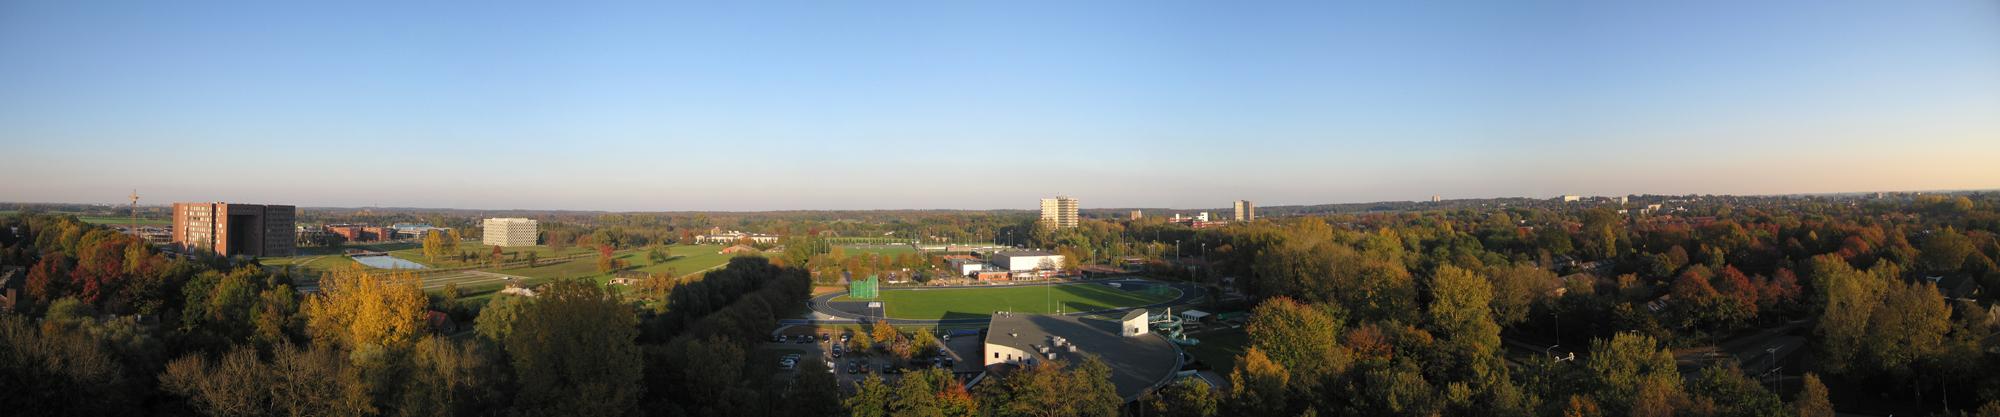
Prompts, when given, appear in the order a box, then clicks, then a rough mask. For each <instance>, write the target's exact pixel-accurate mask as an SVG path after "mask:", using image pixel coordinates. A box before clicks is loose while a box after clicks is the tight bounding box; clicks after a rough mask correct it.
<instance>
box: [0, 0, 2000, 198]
mask: <svg viewBox="0 0 2000 417" xmlns="http://www.w3.org/2000/svg"><path fill="white" fill-rule="evenodd" d="M294 3H299V2H235V3H227V2H200V1H188V2H140V1H130V2H127V1H102V2H99V1H61V0H52V1H40V0H15V1H6V2H0V161H5V162H4V163H0V201H16V202H82V203H123V202H124V200H125V197H126V195H127V194H128V193H131V192H132V191H134V190H137V191H138V193H139V194H140V195H141V196H142V198H144V200H142V204H165V203H168V202H171V201H232V202H245V203H273V204H296V205H301V206H325V207H359V206H394V207H437V208H471V209H513V208H520V209H574V210H613V211H681V210H732V211H733V210H790V209H905V208H909V209H935V208H949V209H1033V208H1036V207H1038V206H1037V199H1039V198H1042V197H1046V196H1052V195H1056V194H1066V195H1070V196H1074V197H1077V198H1079V199H1080V200H1081V201H1082V204H1083V205H1084V206H1085V207H1086V208H1088V207H1093V206H1094V207H1174V208H1204V207H1226V206H1228V204H1229V202H1230V201H1232V200H1238V199H1249V200H1254V201H1257V202H1258V203H1259V204H1260V205H1264V206H1274V205H1289V204H1324V203H1346V202H1370V201H1388V200H1425V199H1429V198H1430V197H1431V196H1432V195H1439V196H1442V197H1443V198H1447V199H1451V198H1484V197H1515V196H1520V197H1552V196H1555V195H1559V194H1583V195H1625V194H1690V193H1699V194H1791V193H1824V192H1857V191H1879V190H1951V189H1993V188H2000V2H1994V1H1989V0H1939V1H1920V2H1881V1H1840V0H1832V1H1829V0H1810V1H1792V0H1777V1H1758V2H1741V1H1676V2H1626V1H1610V2H1606V1H1519V2H1514V1H1509V2H1494V1H1463V2H1450V1H1414V2H1378V3H1360V2H1355V3H1349V2H1337V1H1321V0H1313V1H1298V2H1284V1H1279V2H1215V1H1171V0H1169V1H1158V0H1155V1H1053V2H1036V1H1006V2H957V1H944V2H940V1H911V2H871V1H855V2H825V1H803V2H796V3H787V2H754V3H758V4H711V3H752V2H698V3H695V4H688V3H679V2H658V1H648V2H637V3H599V2H542V3H505V2H442V1H441V2H369V1H350V2H326V3H336V4H294ZM571 3H577V4H571ZM583 3H588V4H583Z"/></svg>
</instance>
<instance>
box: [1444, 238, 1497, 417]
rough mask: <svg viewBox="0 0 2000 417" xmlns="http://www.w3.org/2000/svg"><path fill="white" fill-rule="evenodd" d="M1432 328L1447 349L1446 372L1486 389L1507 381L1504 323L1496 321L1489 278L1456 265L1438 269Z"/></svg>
mask: <svg viewBox="0 0 2000 417" xmlns="http://www.w3.org/2000/svg"><path fill="white" fill-rule="evenodd" d="M1430 290H1431V304H1430V308H1429V311H1428V312H1429V313H1430V321H1429V323H1430V328H1431V332H1432V333H1433V334H1437V335H1440V337H1439V342H1440V343H1439V347H1440V348H1443V349H1444V350H1445V352H1447V353H1446V354H1445V355H1444V357H1443V359H1445V360H1446V361H1447V364H1446V366H1445V369H1446V370H1447V372H1446V373H1444V375H1446V376H1448V379H1449V380H1454V381H1471V382H1475V383H1477V384H1478V386H1479V388H1481V389H1482V390H1484V389H1487V388H1490V386H1491V385H1494V384H1497V383H1500V382H1504V380H1505V379H1506V376H1505V372H1506V367H1505V365H1504V364H1502V363H1500V362H1499V352H1500V325H1499V324H1497V323H1494V322H1493V313H1492V310H1491V307H1490V306H1491V305H1492V302H1493V289H1492V287H1491V286H1489V285H1487V283H1486V279H1485V278H1482V277H1479V276H1478V275H1477V274H1475V273H1474V272H1472V271H1470V270H1466V269H1463V268H1459V267H1456V266H1449V265H1447V266H1444V267H1440V268H1438V272H1437V276H1436V277H1435V278H1434V279H1433V280H1432V282H1431V288H1430Z"/></svg>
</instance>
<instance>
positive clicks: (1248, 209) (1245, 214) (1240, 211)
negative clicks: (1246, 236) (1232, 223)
mask: <svg viewBox="0 0 2000 417" xmlns="http://www.w3.org/2000/svg"><path fill="white" fill-rule="evenodd" d="M1203 220H1207V219H1203ZM1251 220H1257V206H1256V205H1254V204H1250V200H1236V221H1239V222H1247V221H1251Z"/></svg>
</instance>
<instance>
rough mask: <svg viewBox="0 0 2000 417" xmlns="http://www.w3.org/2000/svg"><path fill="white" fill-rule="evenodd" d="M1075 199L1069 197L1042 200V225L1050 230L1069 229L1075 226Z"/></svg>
mask: <svg viewBox="0 0 2000 417" xmlns="http://www.w3.org/2000/svg"><path fill="white" fill-rule="evenodd" d="M1076 210H1077V202H1076V199H1074V198H1070V197H1069V196H1056V198H1044V199H1042V224H1045V225H1048V226H1049V228H1050V229H1070V228H1075V227H1076V224H1077V220H1078V219H1077V217H1076Z"/></svg>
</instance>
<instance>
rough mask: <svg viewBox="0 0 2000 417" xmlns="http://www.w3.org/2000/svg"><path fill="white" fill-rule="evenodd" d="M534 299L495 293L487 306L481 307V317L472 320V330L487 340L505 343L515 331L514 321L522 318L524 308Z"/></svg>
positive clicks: (487, 302)
mask: <svg viewBox="0 0 2000 417" xmlns="http://www.w3.org/2000/svg"><path fill="white" fill-rule="evenodd" d="M533 301H534V300H533V299H530V298H527V297H522V296H518V295H511V294H494V295H493V299H491V300H487V301H486V307H484V308H481V309H479V317H478V318H474V319H473V320H472V330H473V331H474V332H476V333H478V334H479V336H480V337H484V338H486V340H490V341H493V342H494V343H499V344H502V345H504V344H505V343H506V342H507V336H508V335H510V334H513V333H514V323H515V322H516V321H518V320H520V318H521V313H522V310H525V309H526V308H527V305H528V303H531V302H533Z"/></svg>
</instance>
